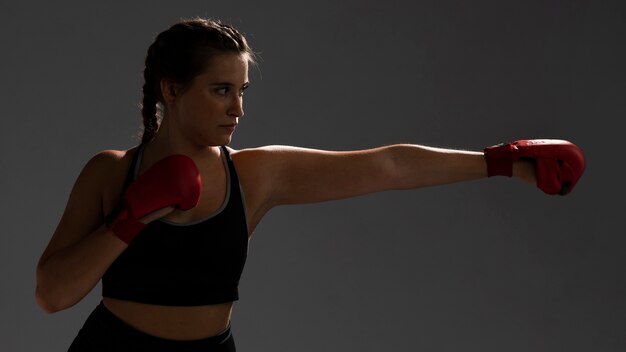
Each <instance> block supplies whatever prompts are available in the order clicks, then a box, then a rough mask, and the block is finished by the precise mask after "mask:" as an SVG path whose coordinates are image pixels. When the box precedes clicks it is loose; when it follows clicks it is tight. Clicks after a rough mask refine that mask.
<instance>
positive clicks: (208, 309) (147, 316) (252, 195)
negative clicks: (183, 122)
mask: <svg viewBox="0 0 626 352" xmlns="http://www.w3.org/2000/svg"><path fill="white" fill-rule="evenodd" d="M135 151H136V149H131V150H128V151H127V152H126V153H125V155H124V156H123V158H121V159H120V163H119V168H116V170H115V171H114V172H113V173H112V175H111V176H112V177H111V183H110V187H107V188H106V189H104V190H103V194H102V201H103V207H102V209H103V211H104V214H108V213H109V212H110V211H111V210H112V209H113V208H114V206H115V205H116V204H117V202H118V201H119V198H120V196H121V194H120V193H121V190H122V188H123V184H124V179H125V176H126V172H127V170H128V167H129V165H130V161H131V159H132V156H133V153H134V152H135ZM121 153H124V152H121ZM231 156H232V159H233V162H234V164H235V167H236V169H237V174H238V176H239V179H240V184H241V188H242V190H243V194H244V197H245V207H246V213H247V214H249V215H248V234H249V235H248V236H249V237H250V235H251V234H252V232H253V230H254V228H255V227H256V225H257V224H258V222H259V221H260V218H261V217H262V215H263V214H264V212H265V211H264V210H263V209H262V206H261V205H262V203H263V202H262V201H261V199H260V198H259V192H258V189H256V188H255V187H251V185H252V184H253V183H254V182H255V181H257V180H254V175H252V174H250V173H249V172H246V171H244V170H250V169H253V168H250V167H247V166H246V165H242V164H240V163H238V161H237V157H236V152H235V151H232V152H231ZM155 161H156V160H153V159H152V158H151V156H150V155H149V154H148V152H147V151H146V154H145V155H144V160H143V161H142V163H141V167H140V173H141V172H143V171H144V170H146V169H147V168H148V167H150V166H151V165H152V163H154V162H155ZM194 161H195V162H196V165H197V166H198V169H199V170H200V174H201V177H202V184H203V187H202V188H203V190H202V194H201V196H200V201H199V203H198V206H197V207H196V208H194V209H191V210H189V211H185V212H182V211H174V212H172V213H171V214H169V215H167V216H166V217H165V218H166V219H167V220H169V221H173V222H180V223H187V222H191V221H194V220H196V219H202V218H204V217H206V216H207V215H209V214H211V213H213V212H214V211H216V210H217V209H218V208H219V207H220V206H221V205H222V203H223V201H224V198H225V196H226V173H225V170H224V167H223V164H222V161H221V160H220V158H212V159H211V160H195V159H194ZM104 214H103V215H104ZM103 303H104V305H105V306H106V307H107V308H108V309H109V310H110V311H111V312H112V313H113V314H114V315H116V316H117V317H118V318H120V319H121V320H123V321H124V322H126V323H127V324H128V325H130V326H132V327H134V328H136V329H138V330H140V331H143V332H145V333H148V334H150V335H154V336H158V337H163V338H168V339H174V340H195V339H201V338H206V337H209V336H215V335H218V334H219V333H220V332H222V331H224V330H225V329H226V328H227V327H228V325H229V322H230V317H231V312H232V307H233V302H227V303H221V304H213V305H205V306H192V307H177V306H160V305H149V304H143V303H137V302H131V301H125V300H119V299H113V298H109V297H103Z"/></svg>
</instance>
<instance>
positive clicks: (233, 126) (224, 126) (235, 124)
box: [220, 123, 238, 132]
mask: <svg viewBox="0 0 626 352" xmlns="http://www.w3.org/2000/svg"><path fill="white" fill-rule="evenodd" d="M237 125H238V124H237V123H231V124H228V125H220V127H222V128H225V129H227V130H229V131H231V132H232V131H234V130H235V128H236V127H237Z"/></svg>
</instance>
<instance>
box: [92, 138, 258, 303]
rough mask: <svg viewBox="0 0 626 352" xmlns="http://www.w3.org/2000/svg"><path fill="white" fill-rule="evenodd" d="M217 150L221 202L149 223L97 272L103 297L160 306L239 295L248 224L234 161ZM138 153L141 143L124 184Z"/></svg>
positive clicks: (230, 298) (231, 298)
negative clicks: (205, 212) (222, 174)
mask: <svg viewBox="0 0 626 352" xmlns="http://www.w3.org/2000/svg"><path fill="white" fill-rule="evenodd" d="M221 151H222V160H223V161H224V167H225V169H226V179H227V191H226V197H225V199H224V203H223V204H222V206H221V207H220V208H219V209H218V210H216V211H215V212H214V213H213V214H211V215H209V216H208V217H206V218H204V219H201V220H198V221H194V222H192V223H185V224H179V223H174V222H171V221H168V220H165V219H160V220H155V221H152V222H151V223H149V224H148V225H147V226H146V227H145V228H144V229H143V230H142V231H141V232H140V233H139V234H138V235H137V236H136V237H135V238H134V240H133V241H132V242H131V244H130V245H129V246H128V248H127V249H126V250H125V251H124V252H122V254H121V255H120V256H119V257H118V258H117V259H116V260H115V261H114V262H113V263H112V264H111V266H110V267H109V268H108V270H107V271H106V273H105V274H104V276H103V277H102V295H103V296H104V297H111V298H117V299H123V300H128V301H134V302H140V303H147V304H157V305H165V306H199V305H208V304H217V303H224V302H231V301H236V300H238V299H239V292H238V285H239V279H240V278H241V273H242V271H243V268H244V264H245V262H246V258H247V254H248V227H247V223H246V214H245V207H244V202H243V197H242V192H241V189H240V185H239V179H238V178H237V173H236V170H235V167H234V165H233V162H232V160H231V158H230V153H229V152H228V149H227V148H226V147H221ZM142 155H143V145H141V146H139V147H138V149H137V151H136V152H135V155H134V156H133V161H132V163H131V166H130V168H129V171H128V177H127V179H126V181H127V182H126V185H125V187H127V186H128V184H130V182H132V181H133V180H134V178H135V177H136V176H137V173H138V171H139V165H140V164H141V157H142Z"/></svg>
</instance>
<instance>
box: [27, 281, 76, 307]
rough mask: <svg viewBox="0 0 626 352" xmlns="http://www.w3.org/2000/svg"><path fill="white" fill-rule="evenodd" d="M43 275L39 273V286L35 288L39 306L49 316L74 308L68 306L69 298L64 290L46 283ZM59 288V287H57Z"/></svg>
mask: <svg viewBox="0 0 626 352" xmlns="http://www.w3.org/2000/svg"><path fill="white" fill-rule="evenodd" d="M42 276H43V275H42V273H41V272H40V271H39V272H38V273H37V285H36V287H35V301H36V302H37V305H38V306H39V307H40V308H41V309H42V310H43V311H44V312H45V313H48V314H52V313H56V312H58V311H61V310H64V309H66V308H69V307H70V306H72V304H68V303H69V302H68V301H67V297H65V296H66V295H65V294H64V292H61V291H62V290H59V289H58V287H57V288H55V285H50V284H51V283H49V282H48V283H46V282H45V281H44V279H43V277H42ZM57 286H58V285H57Z"/></svg>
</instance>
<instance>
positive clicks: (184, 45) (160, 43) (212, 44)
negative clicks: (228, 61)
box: [141, 18, 255, 143]
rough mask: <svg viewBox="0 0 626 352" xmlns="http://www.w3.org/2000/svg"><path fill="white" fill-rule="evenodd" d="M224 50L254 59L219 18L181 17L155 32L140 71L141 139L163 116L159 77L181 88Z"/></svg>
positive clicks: (152, 132) (151, 135)
mask: <svg viewBox="0 0 626 352" xmlns="http://www.w3.org/2000/svg"><path fill="white" fill-rule="evenodd" d="M224 53H237V54H243V55H246V58H247V60H248V61H249V62H250V63H254V62H255V55H254V53H253V52H252V50H251V49H250V47H249V46H248V43H247V41H246V39H245V37H244V36H243V35H242V34H241V33H240V32H239V31H237V29H235V28H234V27H232V26H230V25H227V24H224V23H222V22H220V21H216V20H211V19H202V18H194V19H189V20H182V21H180V22H178V23H176V24H174V25H173V26H171V27H170V28H168V29H166V30H164V31H163V32H161V33H159V34H158V35H157V37H156V39H155V40H154V42H153V43H152V44H151V45H150V47H149V48H148V53H147V55H146V60H145V68H144V71H143V78H144V84H143V89H142V90H143V101H142V103H141V115H142V117H143V133H142V136H141V143H147V142H149V141H151V140H152V139H153V138H154V136H155V134H156V132H157V130H158V129H159V122H160V121H161V119H162V117H163V114H162V111H163V105H164V99H163V95H162V93H161V85H160V83H161V80H163V79H170V80H172V81H174V82H176V83H178V84H180V85H181V86H182V87H183V88H184V87H185V86H186V85H188V84H189V83H190V82H191V81H192V80H193V78H194V77H195V76H197V75H198V74H200V73H202V72H203V71H204V70H205V69H206V65H207V63H208V62H209V60H210V59H211V58H212V57H214V56H215V55H219V54H224Z"/></svg>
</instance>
